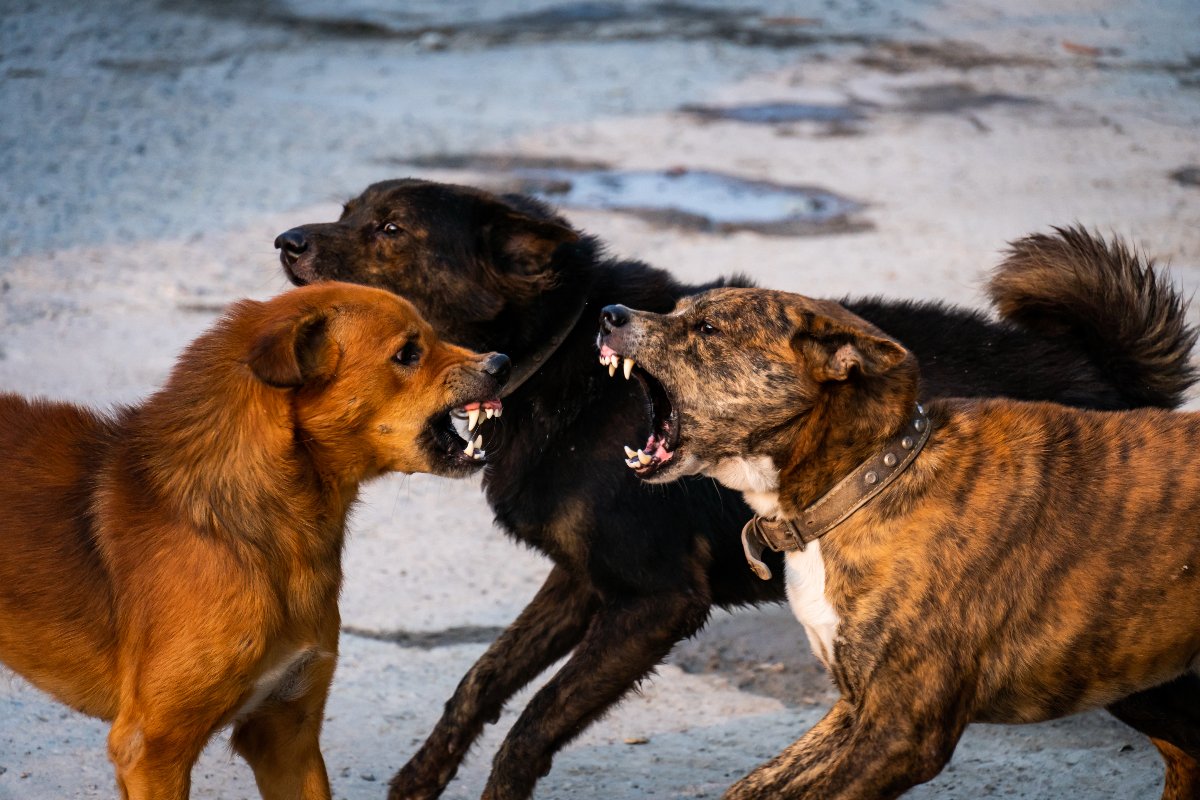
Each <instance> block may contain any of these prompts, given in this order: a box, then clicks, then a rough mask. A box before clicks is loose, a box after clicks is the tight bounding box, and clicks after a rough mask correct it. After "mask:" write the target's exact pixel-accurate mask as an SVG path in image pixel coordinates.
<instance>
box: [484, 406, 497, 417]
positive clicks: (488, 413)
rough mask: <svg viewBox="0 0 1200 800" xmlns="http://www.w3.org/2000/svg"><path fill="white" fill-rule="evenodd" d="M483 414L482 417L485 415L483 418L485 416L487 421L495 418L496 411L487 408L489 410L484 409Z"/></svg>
mask: <svg viewBox="0 0 1200 800" xmlns="http://www.w3.org/2000/svg"><path fill="white" fill-rule="evenodd" d="M483 413H484V415H485V416H486V417H487V418H488V419H491V418H492V417H493V416H495V414H496V409H494V408H489V409H486V410H484V412H483Z"/></svg>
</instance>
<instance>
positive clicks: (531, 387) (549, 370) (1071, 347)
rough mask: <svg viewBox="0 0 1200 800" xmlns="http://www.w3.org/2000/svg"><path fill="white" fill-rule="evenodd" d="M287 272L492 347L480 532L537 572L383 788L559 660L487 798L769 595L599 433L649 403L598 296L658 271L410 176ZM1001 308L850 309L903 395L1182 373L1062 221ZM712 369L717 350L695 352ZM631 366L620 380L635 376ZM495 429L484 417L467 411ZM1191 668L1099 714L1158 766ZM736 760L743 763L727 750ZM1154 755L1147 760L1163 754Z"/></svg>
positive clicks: (1157, 313)
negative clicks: (503, 359)
mask: <svg viewBox="0 0 1200 800" xmlns="http://www.w3.org/2000/svg"><path fill="white" fill-rule="evenodd" d="M275 245H276V247H278V248H280V250H281V254H280V257H281V260H282V262H283V266H284V268H285V270H286V271H287V273H288V275H289V277H290V278H291V279H292V280H293V281H294V282H295V283H307V282H309V281H314V280H325V279H329V280H333V279H336V280H344V281H352V282H360V283H367V284H371V285H374V286H379V287H383V288H386V289H390V290H392V291H394V292H397V293H399V294H401V295H403V296H405V297H406V298H408V299H409V300H410V301H411V302H413V303H414V304H415V305H416V306H417V307H418V308H419V309H420V311H421V313H422V314H423V315H425V317H426V318H427V319H429V321H430V322H431V323H433V325H434V327H435V328H436V329H437V330H438V332H439V333H440V334H441V335H442V336H443V337H444V338H447V339H448V340H450V341H453V342H455V343H457V344H461V345H464V346H466V347H470V348H473V349H476V350H498V351H501V352H505V353H507V354H509V355H510V356H511V358H512V360H513V364H514V367H513V375H512V377H511V378H510V380H509V386H510V387H513V388H512V389H511V390H510V391H511V393H510V394H509V397H510V398H511V399H510V400H509V401H507V402H506V404H505V416H504V420H503V423H504V424H503V425H502V426H499V427H500V430H498V431H496V432H493V433H492V434H491V435H490V436H489V441H490V442H491V443H490V444H489V448H488V449H489V454H488V460H489V462H490V464H489V466H488V467H487V468H486V471H485V474H484V486H485V490H486V493H487V498H488V501H489V502H490V503H491V506H492V508H493V510H494V511H495V513H496V519H497V520H498V522H499V523H500V525H501V526H502V527H503V528H504V529H505V530H506V531H508V532H509V534H511V535H512V536H513V537H515V538H516V539H519V540H520V541H522V542H525V543H527V544H530V545H532V546H534V547H537V548H538V549H540V550H541V551H543V552H544V553H546V554H547V555H548V556H549V557H550V558H551V559H552V560H553V561H554V564H555V567H554V569H553V570H552V571H551V573H550V576H549V577H548V578H547V579H546V583H545V585H544V586H543V587H542V588H541V589H540V590H539V592H538V594H537V595H536V596H535V597H534V599H533V601H532V602H531V603H530V604H529V606H528V607H527V608H526V609H525V610H524V611H523V612H522V613H521V615H520V616H519V617H518V618H517V620H516V621H515V622H514V623H513V624H512V625H511V626H510V627H509V628H508V630H506V631H505V632H504V633H503V634H502V635H501V636H500V638H499V639H497V640H496V642H495V643H494V644H493V645H492V646H491V647H490V648H489V649H488V651H487V652H486V653H485V654H484V655H483V657H482V658H481V659H480V660H479V662H478V663H477V664H475V666H474V667H472V668H471V670H470V672H468V673H467V675H466V676H465V677H464V678H463V680H462V682H461V683H460V684H459V686H458V689H457V690H456V691H455V693H454V696H453V697H452V698H451V699H450V700H449V701H448V702H447V704H446V709H445V713H444V714H443V716H442V718H441V720H440V721H439V722H438V724H437V726H436V728H435V729H434V731H433V732H432V734H430V736H429V739H428V740H427V741H426V742H425V744H424V745H423V746H422V747H421V749H420V750H419V751H418V752H417V753H416V755H414V756H413V757H412V759H411V760H410V761H409V762H408V763H407V764H406V765H405V766H404V767H403V768H402V769H401V770H400V771H399V772H398V773H397V774H396V776H395V777H394V778H393V779H392V783H391V793H390V797H391V798H393V799H394V800H396V799H398V798H433V797H437V796H438V795H439V794H440V793H441V792H442V790H443V789H445V787H446V785H447V784H448V783H449V782H450V780H451V779H452V778H453V777H454V774H455V771H456V770H457V768H458V765H459V763H460V762H461V761H462V759H463V757H464V756H465V755H466V753H467V751H468V749H469V748H470V746H471V744H472V742H474V740H475V739H476V737H477V736H478V735H479V733H480V731H481V730H482V728H483V726H484V725H485V724H486V723H488V722H493V721H495V719H496V718H497V717H498V716H499V714H500V710H501V708H502V707H503V705H504V703H505V702H506V701H507V700H508V699H509V698H510V697H511V696H512V695H513V693H515V692H516V691H517V690H518V689H520V688H521V687H522V686H524V685H525V684H526V683H528V682H529V681H530V680H532V679H533V678H534V677H536V676H537V675H538V674H539V673H540V672H542V670H544V669H545V668H546V667H547V666H549V665H550V664H552V663H554V661H556V660H557V659H559V658H561V657H562V656H565V655H567V654H568V653H571V658H570V659H569V660H568V661H567V662H566V664H565V665H564V666H563V667H562V668H561V669H560V670H559V672H558V674H556V675H555V676H554V677H553V678H552V679H551V680H550V681H549V682H548V683H547V684H546V685H545V686H544V687H543V688H542V689H541V690H540V691H539V692H538V693H537V694H536V695H535V696H534V698H533V700H532V701H531V702H530V704H529V705H528V706H527V707H526V708H525V710H524V712H523V713H522V714H521V716H520V718H519V719H518V720H517V722H516V723H515V724H514V725H513V727H512V730H511V731H510V732H509V734H508V737H507V738H506V739H505V741H504V743H503V745H502V746H501V748H500V750H499V752H498V753H497V754H496V757H495V761H494V764H493V769H492V773H491V776H490V778H489V780H488V784H487V788H486V790H485V792H484V796H485V797H486V798H490V799H492V800H499V799H500V798H504V799H505V800H508V799H510V798H525V797H528V796H529V795H530V794H531V793H532V791H533V787H534V784H535V783H536V781H537V780H538V778H539V777H541V776H542V775H544V774H546V772H548V771H549V769H550V766H551V760H552V758H553V756H554V754H555V753H556V752H557V751H558V750H559V749H560V748H561V747H562V746H563V745H565V744H566V743H567V742H568V741H570V740H571V739H572V738H573V737H575V736H577V735H578V734H579V733H580V732H581V731H583V730H584V729H585V728H586V727H587V726H588V725H589V724H590V723H591V722H592V721H593V720H595V719H597V718H598V717H600V716H601V715H603V714H604V713H605V712H606V711H607V710H608V709H609V708H610V707H611V706H612V705H613V704H614V703H615V702H617V700H619V699H620V698H621V697H622V696H623V695H624V694H625V693H626V692H628V691H629V690H630V689H631V688H633V687H635V686H636V685H637V683H638V682H639V681H640V680H642V679H643V678H645V677H646V676H647V675H648V674H649V673H650V672H651V671H652V670H653V669H654V668H655V666H656V665H658V664H659V663H661V662H662V660H663V659H664V658H665V657H666V655H667V654H668V653H669V652H670V650H671V648H672V647H673V646H674V645H675V643H676V642H678V641H680V640H681V639H684V638H686V637H689V636H692V635H693V634H695V633H696V632H697V631H698V630H699V629H700V628H701V627H702V626H703V625H704V623H705V621H706V620H707V619H708V616H709V613H710V611H711V609H712V607H713V606H714V605H717V606H722V607H733V606H740V605H748V604H755V603H761V602H778V601H781V600H782V599H783V583H782V581H780V580H779V578H778V576H780V575H782V573H783V570H782V562H781V560H780V559H778V558H774V559H772V560H771V561H769V564H770V566H771V570H772V572H773V573H774V575H775V576H776V578H775V580H772V581H770V582H764V581H761V580H759V579H758V578H757V577H755V576H754V574H753V573H751V572H750V570H749V569H747V568H746V562H745V559H744V558H743V555H742V549H741V542H740V538H739V535H740V533H741V529H742V526H743V525H744V524H745V522H746V520H748V519H749V518H750V517H751V512H750V510H749V509H748V508H747V507H746V506H745V505H744V504H743V502H742V500H741V499H740V497H739V496H738V494H737V493H736V492H731V491H727V490H724V489H719V488H717V487H715V486H714V484H713V483H712V482H711V481H708V480H696V479H689V480H683V481H680V482H677V483H674V484H670V485H667V486H654V487H647V486H646V485H645V484H643V483H642V482H641V481H639V480H638V479H637V477H636V476H635V475H634V474H633V472H632V471H631V470H630V469H628V468H627V467H626V466H625V464H624V459H623V458H622V457H621V456H622V453H621V445H622V443H624V442H635V441H646V439H647V435H648V433H649V431H648V424H649V423H648V421H647V420H648V418H650V417H652V416H653V414H652V413H648V412H647V405H648V404H650V405H652V404H653V403H654V399H655V398H654V397H653V396H647V395H646V394H644V392H643V391H641V390H639V388H638V387H639V382H638V381H624V380H611V379H610V378H609V376H608V375H607V374H606V372H605V371H604V368H603V367H600V366H599V365H598V364H597V363H596V361H597V351H596V327H597V320H598V318H599V315H600V309H601V308H603V307H604V306H605V305H607V304H609V303H616V302H620V303H624V304H625V305H628V306H631V307H634V308H640V309H645V310H648V311H657V312H665V311H669V310H670V309H671V308H672V307H673V306H674V305H675V302H676V300H677V299H679V298H680V297H682V296H683V295H685V294H689V293H694V292H697V291H701V290H703V289H708V288H712V287H715V286H721V285H745V284H746V283H747V281H745V280H742V279H732V280H728V281H725V280H720V281H714V282H712V283H708V284H704V285H684V284H681V283H679V282H677V281H675V280H674V279H672V277H671V276H670V275H669V274H667V273H666V272H664V271H662V270H658V269H654V268H651V267H649V266H647V265H645V264H643V263H641V262H637V261H627V260H619V259H611V258H607V257H605V256H604V255H603V253H602V248H601V245H600V244H599V242H597V241H596V240H595V239H593V238H591V237H588V236H585V235H583V234H581V233H580V232H578V231H576V230H574V229H573V228H571V227H570V225H569V224H568V223H567V222H566V221H565V220H563V219H562V218H560V217H557V216H555V215H554V214H552V213H551V212H550V211H549V210H548V209H547V208H546V207H545V206H543V205H541V204H540V203H537V202H536V201H533V200H530V199H529V198H525V197H521V196H516V195H506V196H503V197H499V196H496V195H492V194H490V193H487V192H483V191H479V190H476V189H471V188H467V187H461V186H451V185H445V184H437V183H430V182H426V181H419V180H399V181H387V182H384V183H378V184H375V185H373V186H371V187H369V188H368V189H367V190H366V191H365V192H364V193H363V194H362V195H360V196H359V197H357V198H355V199H353V200H351V201H350V202H349V203H347V204H346V207H345V210H344V211H343V213H342V216H341V219H340V220H339V221H337V222H333V223H325V224H314V225H304V226H301V227H298V228H293V229H292V230H289V231H287V232H285V233H283V234H281V235H280V236H279V237H278V238H277V239H276V241H275ZM992 298H993V301H994V302H995V303H996V305H997V307H998V309H999V310H1000V311H1001V313H1002V315H1003V316H1004V317H1005V318H1006V321H1000V322H996V321H991V320H988V319H987V318H985V317H984V316H982V315H980V314H978V313H974V312H970V311H964V310H961V309H956V308H949V307H946V306H944V305H940V304H935V303H912V302H887V301H883V300H878V299H873V300H863V301H851V302H849V303H848V304H847V305H848V307H849V308H850V309H851V310H852V311H853V312H854V313H856V314H858V315H860V316H862V317H864V318H866V319H867V320H870V321H871V322H873V323H875V324H876V325H878V326H879V327H880V328H882V329H883V330H885V331H887V332H888V333H889V334H891V335H893V336H895V337H896V338H898V339H899V340H901V341H903V342H905V344H906V345H908V346H909V348H911V350H912V351H913V352H914V353H915V354H916V356H917V357H918V358H919V359H920V362H921V364H922V365H923V366H924V380H925V384H924V387H923V394H924V395H925V396H936V395H940V396H950V395H996V396H1006V397H1011V398H1014V399H1028V400H1036V399H1045V400H1057V401H1060V402H1064V403H1070V404H1074V405H1080V406H1087V407H1091V408H1110V409H1115V408H1128V407H1133V406H1143V405H1150V406H1161V407H1172V406H1175V405H1177V404H1178V403H1179V401H1180V398H1181V395H1182V393H1183V392H1184V391H1185V390H1186V388H1187V387H1188V386H1189V385H1190V383H1191V382H1192V380H1193V377H1194V376H1193V374H1192V372H1191V370H1190V368H1189V367H1188V362H1187V358H1188V351H1189V350H1190V348H1191V344H1192V341H1193V334H1192V333H1191V332H1190V331H1189V330H1188V328H1187V326H1186V325H1185V322H1184V309H1183V303H1182V302H1181V300H1180V299H1179V297H1178V296H1177V295H1176V294H1175V293H1174V292H1173V291H1172V290H1171V289H1170V287H1169V285H1167V284H1166V283H1165V282H1164V281H1162V280H1160V279H1159V278H1157V277H1156V276H1155V274H1154V273H1153V272H1152V270H1151V269H1150V268H1148V267H1145V266H1143V265H1141V264H1140V263H1139V262H1138V261H1137V260H1136V259H1134V258H1132V257H1131V256H1130V255H1129V254H1128V253H1126V252H1124V251H1123V250H1121V249H1120V248H1117V247H1114V248H1109V247H1107V246H1105V245H1104V244H1103V243H1101V242H1098V241H1097V240H1095V239H1093V238H1091V237H1089V236H1088V235H1086V234H1085V233H1083V232H1081V231H1065V232H1063V233H1062V235H1061V236H1059V237H1031V238H1029V239H1026V240H1023V241H1022V242H1021V243H1020V244H1019V245H1018V246H1017V248H1016V250H1015V251H1014V253H1013V255H1012V256H1011V257H1010V258H1009V260H1008V261H1007V262H1006V264H1005V265H1004V266H1002V267H1001V268H1000V270H999V271H998V273H997V276H996V278H995V280H994V281H993V284H992ZM713 366H714V368H715V369H719V368H720V365H713ZM635 374H636V373H635ZM489 424H495V423H489ZM1196 698H1200V682H1197V681H1195V680H1194V679H1190V678H1185V679H1181V680H1180V681H1179V682H1178V683H1177V684H1172V685H1170V686H1169V687H1167V688H1164V689H1161V690H1156V691H1155V692H1154V693H1144V694H1143V695H1138V696H1137V697H1136V699H1134V700H1131V701H1128V703H1127V704H1126V705H1127V707H1123V708H1121V709H1116V710H1114V711H1115V713H1118V716H1120V717H1121V718H1122V719H1125V720H1126V721H1128V722H1130V723H1131V724H1133V725H1134V726H1135V727H1138V728H1139V729H1140V730H1143V731H1146V732H1147V733H1150V734H1151V735H1153V736H1156V737H1158V738H1159V739H1166V740H1170V741H1172V742H1175V743H1176V744H1177V745H1178V747H1179V753H1180V758H1179V759H1178V762H1177V765H1176V767H1175V768H1176V770H1177V771H1178V779H1180V780H1183V779H1186V778H1187V777H1188V776H1189V775H1191V772H1190V770H1195V768H1196V763H1195V762H1194V761H1193V760H1192V758H1191V757H1190V756H1189V755H1187V753H1195V754H1200V749H1196V748H1195V747H1194V745H1198V744H1200V739H1198V738H1197V737H1195V736H1193V737H1192V739H1190V740H1189V739H1187V738H1186V736H1184V735H1183V734H1180V733H1179V731H1189V730H1200V728H1193V727H1192V726H1191V719H1192V718H1200V714H1197V715H1196V717H1189V716H1188V714H1187V710H1188V709H1200V702H1197V700H1196ZM747 766H749V765H747ZM1169 766H1170V765H1169Z"/></svg>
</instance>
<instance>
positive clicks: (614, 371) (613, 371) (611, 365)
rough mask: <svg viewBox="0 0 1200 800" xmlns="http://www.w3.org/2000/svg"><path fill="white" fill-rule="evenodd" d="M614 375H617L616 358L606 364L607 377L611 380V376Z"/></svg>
mask: <svg viewBox="0 0 1200 800" xmlns="http://www.w3.org/2000/svg"><path fill="white" fill-rule="evenodd" d="M616 374H617V361H616V356H613V360H612V361H610V362H608V377H610V378H611V377H612V376H613V375H616Z"/></svg>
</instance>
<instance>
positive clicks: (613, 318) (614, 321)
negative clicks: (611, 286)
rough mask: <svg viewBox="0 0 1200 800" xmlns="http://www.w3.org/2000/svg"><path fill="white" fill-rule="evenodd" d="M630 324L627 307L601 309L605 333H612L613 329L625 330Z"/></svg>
mask: <svg viewBox="0 0 1200 800" xmlns="http://www.w3.org/2000/svg"><path fill="white" fill-rule="evenodd" d="M627 324H629V309H628V308H626V307H625V306H621V305H615V306H605V307H604V308H602V309H600V327H601V328H603V329H604V332H605V333H611V332H612V330H613V328H623V327H625V326H626V325H627Z"/></svg>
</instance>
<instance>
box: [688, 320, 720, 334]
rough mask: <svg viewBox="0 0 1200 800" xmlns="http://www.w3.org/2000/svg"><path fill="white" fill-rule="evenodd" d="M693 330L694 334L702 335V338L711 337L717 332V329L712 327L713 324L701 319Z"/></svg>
mask: <svg viewBox="0 0 1200 800" xmlns="http://www.w3.org/2000/svg"><path fill="white" fill-rule="evenodd" d="M694 330H695V331H696V333H699V334H703V335H704V336H712V335H713V334H714V333H716V332H717V329H716V328H715V327H713V324H712V323H711V322H709V321H708V320H706V319H702V320H700V321H699V322H697V323H696V325H695V328H694Z"/></svg>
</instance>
